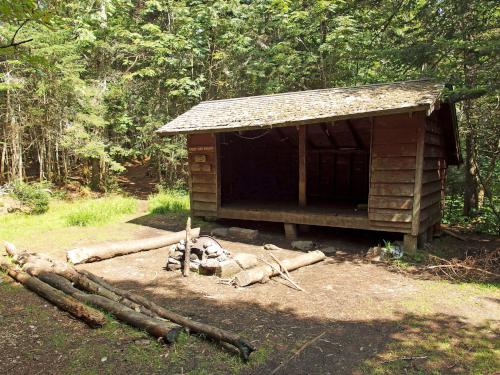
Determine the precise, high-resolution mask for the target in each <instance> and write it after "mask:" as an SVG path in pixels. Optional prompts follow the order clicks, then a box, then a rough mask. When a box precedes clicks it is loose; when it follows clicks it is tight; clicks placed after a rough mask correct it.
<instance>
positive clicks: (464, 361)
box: [361, 316, 500, 374]
mask: <svg viewBox="0 0 500 375" xmlns="http://www.w3.org/2000/svg"><path fill="white" fill-rule="evenodd" d="M410 358H411V359H410ZM499 366H500V340H498V337H497V338H495V332H494V329H492V328H491V327H490V326H489V325H488V324H486V325H482V326H472V325H465V324H464V323H463V322H461V321H457V320H453V319H450V318H446V317H435V316H428V317H417V316H413V317H409V318H407V319H404V320H403V321H402V322H401V332H400V333H397V334H395V335H394V336H393V340H392V341H391V343H389V345H388V346H387V347H386V349H385V350H384V351H383V352H382V353H379V354H378V355H377V356H376V357H375V358H370V359H368V360H366V361H365V362H364V363H363V365H362V366H361V370H362V371H363V373H365V374H403V373H407V374H441V373H443V371H444V372H450V370H451V369H453V370H452V372H456V373H467V374H489V373H494V372H495V371H496V369H498V368H499Z"/></svg>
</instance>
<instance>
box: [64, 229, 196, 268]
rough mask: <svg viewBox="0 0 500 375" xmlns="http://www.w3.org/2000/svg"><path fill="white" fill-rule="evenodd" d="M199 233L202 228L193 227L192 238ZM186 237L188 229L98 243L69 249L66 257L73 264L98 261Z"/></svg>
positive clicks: (161, 245)
mask: <svg viewBox="0 0 500 375" xmlns="http://www.w3.org/2000/svg"><path fill="white" fill-rule="evenodd" d="M199 235H200V228H194V229H191V231H190V236H191V238H196V237H199ZM185 238H186V231H181V232H177V233H171V234H166V235H162V236H158V237H150V238H143V239H140V240H129V241H119V242H114V243H104V244H97V245H93V246H86V247H80V248H76V249H72V250H68V251H67V252H66V257H67V259H68V261H69V262H71V263H73V264H81V263H90V262H98V261H101V260H104V259H109V258H114V257H117V256H121V255H127V254H132V253H137V252H139V251H146V250H153V249H159V248H160V247H165V246H168V245H172V244H175V243H177V242H179V241H180V240H183V239H185Z"/></svg>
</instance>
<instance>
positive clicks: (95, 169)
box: [90, 158, 101, 191]
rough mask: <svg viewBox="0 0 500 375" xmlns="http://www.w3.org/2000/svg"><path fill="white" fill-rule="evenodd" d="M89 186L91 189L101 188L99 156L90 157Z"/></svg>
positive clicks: (97, 189)
mask: <svg viewBox="0 0 500 375" xmlns="http://www.w3.org/2000/svg"><path fill="white" fill-rule="evenodd" d="M90 169H91V171H90V188H91V189H92V190H93V191H99V190H100V189H101V170H100V169H101V162H100V160H99V158H91V159H90Z"/></svg>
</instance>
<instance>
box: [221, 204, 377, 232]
mask: <svg viewBox="0 0 500 375" xmlns="http://www.w3.org/2000/svg"><path fill="white" fill-rule="evenodd" d="M217 216H218V217H219V218H224V219H241V220H257V221H272V222H278V223H291V224H305V225H321V226H329V227H340V228H355V229H370V223H369V220H368V211H367V210H366V209H357V208H356V206H355V205H353V204H348V203H328V204H326V203H325V204H313V205H308V206H305V207H300V206H298V205H297V204H292V203H290V204H286V203H259V202H257V203H254V202H238V203H236V202H235V203H225V204H223V205H222V206H221V207H220V208H219V210H218V215H217Z"/></svg>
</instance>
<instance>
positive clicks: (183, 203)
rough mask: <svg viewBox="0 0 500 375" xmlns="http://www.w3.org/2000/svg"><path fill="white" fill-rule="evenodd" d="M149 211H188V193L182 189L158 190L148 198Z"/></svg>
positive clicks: (163, 212) (154, 212)
mask: <svg viewBox="0 0 500 375" xmlns="http://www.w3.org/2000/svg"><path fill="white" fill-rule="evenodd" d="M148 208H149V212H151V213H152V214H158V215H165V214H168V213H171V212H186V211H189V195H188V193H187V192H186V191H183V190H160V192H159V193H158V194H155V195H152V196H150V197H149V198H148Z"/></svg>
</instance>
